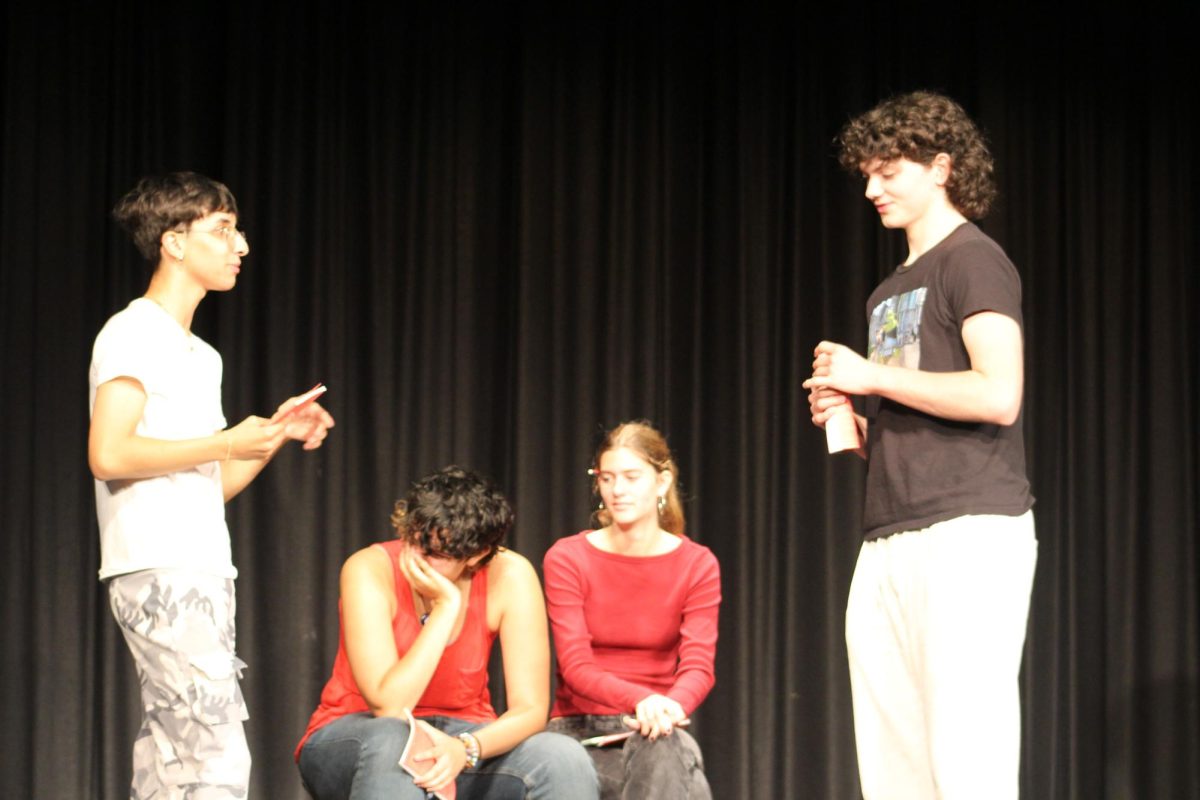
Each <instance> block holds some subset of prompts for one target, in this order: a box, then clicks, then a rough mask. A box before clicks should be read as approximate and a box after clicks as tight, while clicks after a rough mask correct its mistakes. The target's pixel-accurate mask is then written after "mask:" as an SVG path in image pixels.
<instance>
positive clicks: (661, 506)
mask: <svg viewBox="0 0 1200 800" xmlns="http://www.w3.org/2000/svg"><path fill="white" fill-rule="evenodd" d="M666 509H667V498H666V496H665V495H661V494H660V495H659V496H658V515H659V516H660V517H661V516H662V513H663V512H664V511H666Z"/></svg>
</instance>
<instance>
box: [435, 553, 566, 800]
mask: <svg viewBox="0 0 1200 800" xmlns="http://www.w3.org/2000/svg"><path fill="white" fill-rule="evenodd" d="M488 580H489V591H488V616H489V617H491V616H492V610H493V599H495V600H497V601H499V614H500V618H499V632H500V646H501V649H502V652H503V654H504V688H505V693H506V695H507V698H508V710H507V711H505V712H504V713H503V714H501V715H500V717H499V718H498V719H497V720H496V721H495V722H492V723H490V724H488V725H485V726H484V727H482V728H479V729H478V730H476V731H474V736H475V739H476V741H478V742H479V752H480V757H481V758H487V757H489V756H494V755H498V754H500V753H506V752H508V751H509V750H511V749H513V748H514V747H516V746H517V745H518V744H520V743H521V742H523V741H524V740H525V739H527V738H529V737H530V736H532V735H533V734H535V733H537V732H538V731H540V730H542V729H544V728H545V727H546V715H547V713H548V712H549V710H550V637H549V631H548V629H547V623H546V604H545V600H544V599H543V598H542V588H541V584H540V583H539V582H538V577H537V573H536V572H535V571H534V569H533V567H532V565H530V563H529V562H528V561H527V560H526V559H525V558H524V557H522V556H520V555H518V554H516V553H514V552H512V551H511V550H502V551H500V553H498V554H497V555H496V557H495V559H493V560H492V562H491V565H490V567H489V575H488ZM491 621H492V620H491V619H489V624H490V623H491ZM418 724H420V723H418ZM429 730H431V732H432V735H433V736H434V739H435V741H437V744H436V745H434V746H433V747H432V748H430V749H429V750H426V751H425V752H424V753H417V754H416V758H418V759H425V758H430V759H433V760H434V764H433V766H432V767H430V769H429V771H428V772H426V773H425V774H424V775H422V776H421V777H420V778H418V779H417V780H416V781H414V782H415V783H416V784H417V785H418V786H421V787H424V788H427V789H438V788H441V787H442V786H444V785H446V784H447V783H449V782H450V781H451V780H453V779H454V778H455V777H457V776H458V773H459V772H461V771H462V769H463V766H464V764H465V763H466V755H467V754H466V747H465V746H464V745H463V743H462V742H461V741H459V740H458V739H456V738H452V737H450V736H447V735H446V734H444V733H441V732H440V731H436V730H433V729H432V728H430V729H429Z"/></svg>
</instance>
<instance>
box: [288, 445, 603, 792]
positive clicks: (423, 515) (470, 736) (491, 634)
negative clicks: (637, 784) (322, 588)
mask: <svg viewBox="0 0 1200 800" xmlns="http://www.w3.org/2000/svg"><path fill="white" fill-rule="evenodd" d="M512 520H513V515H512V509H511V507H510V506H509V504H508V501H507V500H506V499H505V498H504V496H503V494H501V492H500V491H499V490H498V489H496V488H495V487H494V486H492V485H491V484H489V483H487V482H486V481H484V480H482V479H481V478H479V477H478V476H476V475H474V474H472V473H470V472H468V471H466V470H463V469H461V468H458V467H447V468H445V469H443V470H441V471H439V472H436V473H434V474H433V475H430V476H428V477H426V478H424V479H422V480H421V481H419V482H418V483H416V484H415V485H414V486H413V487H412V490H411V491H410V492H409V494H408V495H407V497H406V498H405V499H404V500H402V501H400V502H398V503H397V504H396V509H395V512H394V513H393V515H392V523H393V524H394V525H395V527H396V533H397V538H396V539H394V540H392V541H390V542H384V543H381V544H375V545H372V546H370V547H367V548H365V549H363V550H360V551H358V552H357V553H355V554H354V555H352V556H350V558H348V559H347V560H346V563H345V565H344V566H343V567H342V575H341V602H340V619H341V637H340V642H339V646H338V653H337V658H336V661H335V662H334V665H333V675H332V676H331V677H330V679H329V682H328V683H327V684H326V685H325V689H324V691H323V692H322V693H321V703H320V706H318V708H317V710H316V711H315V712H313V715H312V718H311V719H310V721H309V725H308V730H307V731H306V732H305V734H304V738H303V739H302V740H301V742H300V744H299V746H298V747H297V748H296V759H297V761H298V763H299V765H300V774H301V777H302V778H303V780H304V785H305V788H306V789H308V791H309V793H310V794H312V795H313V797H315V798H317V800H325V798H346V797H349V798H361V799H362V800H371V799H373V798H380V799H381V800H382V798H387V799H388V800H396V799H397V798H410V797H411V798H414V800H423V798H425V797H426V792H427V791H429V792H433V791H436V792H439V793H440V794H442V795H445V796H451V794H452V790H453V791H456V792H457V797H458V798H460V799H462V800H470V798H509V797H512V798H527V797H528V798H547V799H548V798H562V797H572V798H589V797H592V798H594V797H596V796H597V788H596V776H595V772H594V770H593V768H592V765H591V763H590V761H589V759H588V756H587V753H586V752H585V751H584V750H583V748H582V747H581V746H580V745H579V743H578V742H576V741H574V740H572V739H571V738H569V737H566V736H561V735H559V734H554V733H548V732H546V731H545V730H544V728H545V724H546V713H547V710H548V708H549V669H550V653H549V649H550V648H549V637H548V632H547V630H546V612H545V604H544V602H543V599H542V592H541V587H540V585H539V584H538V579H537V573H536V572H535V571H534V569H533V567H532V566H531V565H530V563H529V562H528V561H527V560H526V559H525V558H523V557H521V556H520V555H518V554H516V553H514V552H513V551H511V550H507V549H505V548H503V547H501V546H500V542H501V541H502V540H503V539H504V536H505V535H506V534H507V533H508V531H509V529H510V528H511V527H512ZM497 635H498V636H499V637H500V642H501V647H502V651H503V660H504V684H505V695H506V697H507V706H508V708H507V710H506V711H505V712H504V713H503V714H501V715H499V716H497V714H496V712H495V710H494V709H493V708H492V704H491V698H490V694H489V692H488V658H489V655H490V653H491V647H492V643H493V641H494V640H495V638H496V637H497ZM410 710H411V713H412V715H413V716H414V717H415V718H416V724H417V725H418V726H420V727H421V728H422V729H423V730H424V731H425V733H427V734H428V735H429V736H430V737H431V739H432V742H433V745H432V747H428V748H426V749H423V750H421V751H420V752H415V753H414V754H413V755H414V756H415V758H416V760H417V765H418V769H415V770H414V772H416V773H417V774H416V775H415V776H414V775H412V774H409V772H408V771H406V770H405V769H404V768H403V767H402V766H401V765H400V759H401V754H402V753H403V751H404V747H405V744H406V742H407V741H408V738H409V733H410V731H409V724H408V722H407V721H406V714H407V712H409V711H410ZM419 767H425V769H420V768H419Z"/></svg>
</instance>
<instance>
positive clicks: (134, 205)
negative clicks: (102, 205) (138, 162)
mask: <svg viewBox="0 0 1200 800" xmlns="http://www.w3.org/2000/svg"><path fill="white" fill-rule="evenodd" d="M217 211H228V212H229V213H230V214H235V215H236V214H237V213H238V210H237V200H235V199H234V197H233V192H231V191H229V187H227V186H226V185H225V184H223V183H221V182H219V181H214V180H213V179H212V178H206V177H205V176H203V175H200V174H198V173H196V172H171V173H169V174H167V175H148V176H146V177H144V178H142V179H141V180H140V181H138V182H137V186H134V187H133V188H132V189H130V190H129V191H128V192H127V193H126V194H125V196H124V197H122V198H121V199H120V200H118V201H117V204H116V205H115V206H114V207H113V210H112V216H113V219H114V220H116V222H117V224H118V225H120V226H121V227H122V228H123V229H124V230H125V231H126V232H127V233H128V234H129V236H130V237H131V238H132V239H133V244H134V246H135V247H137V249H138V252H139V253H141V254H142V257H143V258H145V259H146V260H147V261H149V262H150V263H152V264H155V263H158V259H159V248H160V242H161V241H162V235H163V234H164V233H166V232H167V231H170V230H175V229H177V228H179V227H180V226H184V225H191V224H192V223H193V222H195V221H196V220H198V219H201V218H202V217H206V216H208V215H209V214H212V213H214V212H217Z"/></svg>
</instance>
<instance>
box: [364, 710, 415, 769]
mask: <svg viewBox="0 0 1200 800" xmlns="http://www.w3.org/2000/svg"><path fill="white" fill-rule="evenodd" d="M357 738H358V747H359V757H360V758H361V759H362V761H363V762H364V763H367V762H370V761H372V760H384V761H386V762H388V766H389V767H392V766H395V763H396V762H397V761H398V759H399V758H400V753H401V752H403V750H404V743H405V742H406V741H408V723H407V722H405V721H404V720H402V719H397V718H395V717H374V718H373V719H371V720H369V721H368V724H367V725H366V726H365V730H360V731H359V732H358V737H357Z"/></svg>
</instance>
